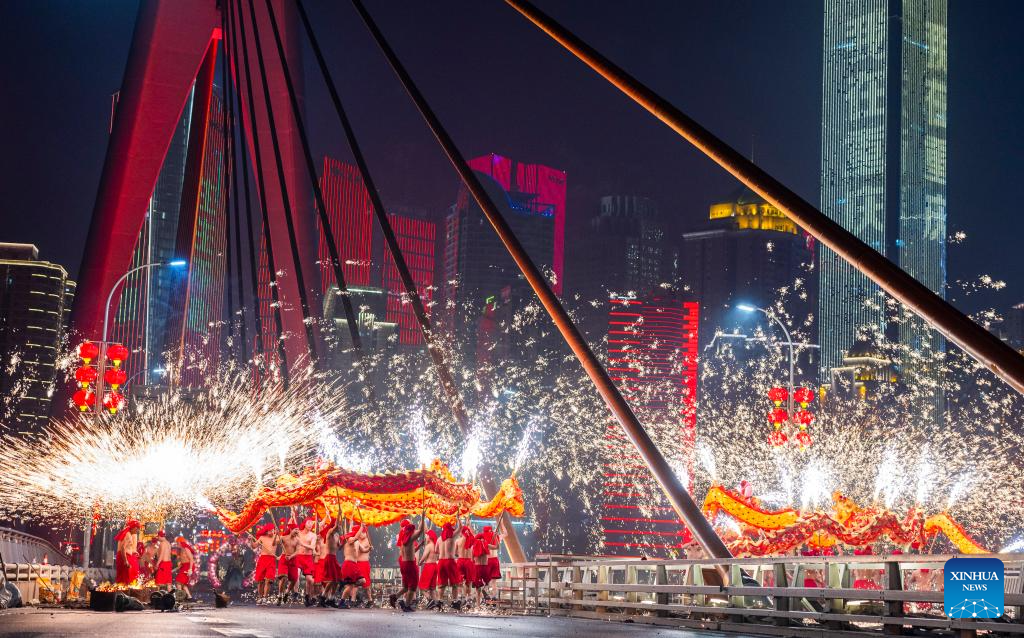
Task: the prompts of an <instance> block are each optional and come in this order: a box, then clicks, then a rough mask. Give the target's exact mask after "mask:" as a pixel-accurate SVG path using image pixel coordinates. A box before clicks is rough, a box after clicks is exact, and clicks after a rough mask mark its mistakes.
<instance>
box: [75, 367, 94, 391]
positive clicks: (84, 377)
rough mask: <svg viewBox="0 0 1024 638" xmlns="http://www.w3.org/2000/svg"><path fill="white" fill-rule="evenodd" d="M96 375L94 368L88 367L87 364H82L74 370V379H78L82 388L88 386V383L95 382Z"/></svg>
mask: <svg viewBox="0 0 1024 638" xmlns="http://www.w3.org/2000/svg"><path fill="white" fill-rule="evenodd" d="M98 376H99V372H96V368H90V367H89V366H83V367H81V368H79V369H77V370H75V381H78V383H80V384H81V385H82V387H83V388H88V387H89V384H90V383H93V382H95V381H96V377H98Z"/></svg>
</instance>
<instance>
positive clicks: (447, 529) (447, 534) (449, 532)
mask: <svg viewBox="0 0 1024 638" xmlns="http://www.w3.org/2000/svg"><path fill="white" fill-rule="evenodd" d="M454 534H455V527H454V526H453V525H452V524H451V523H445V524H444V526H442V527H441V540H443V541H446V540H448V539H449V538H451V537H452V536H453V535H454Z"/></svg>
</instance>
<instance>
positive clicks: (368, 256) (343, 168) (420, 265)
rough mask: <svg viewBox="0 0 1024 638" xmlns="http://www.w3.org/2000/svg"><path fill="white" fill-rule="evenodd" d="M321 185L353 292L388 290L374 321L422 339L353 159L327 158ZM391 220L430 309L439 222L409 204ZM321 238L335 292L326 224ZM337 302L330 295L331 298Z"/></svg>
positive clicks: (323, 264) (402, 339)
mask: <svg viewBox="0 0 1024 638" xmlns="http://www.w3.org/2000/svg"><path fill="white" fill-rule="evenodd" d="M320 187H321V189H322V190H323V194H324V204H326V206H327V211H326V212H327V218H328V220H329V221H330V224H331V229H332V230H333V231H334V233H333V234H334V240H335V245H336V246H337V249H338V255H339V257H340V258H341V261H342V273H343V274H344V276H345V284H346V286H348V288H349V289H350V290H352V291H353V295H354V297H358V296H360V295H363V296H365V295H369V297H367V299H377V296H378V295H383V302H384V303H383V304H381V306H382V307H380V308H377V307H376V304H374V307H375V310H374V318H373V321H374V325H375V326H382V325H385V324H386V325H387V326H389V327H390V326H395V327H396V329H397V339H398V343H399V344H403V345H418V344H422V343H423V334H422V332H421V331H420V327H419V324H418V323H417V321H416V316H415V314H414V313H413V311H412V304H410V303H408V301H407V299H406V294H405V285H404V284H403V283H402V279H401V277H400V276H399V274H398V267H397V266H396V265H395V260H394V258H393V257H392V255H391V251H390V250H389V249H388V247H387V244H386V242H385V241H384V235H383V233H382V232H381V230H380V227H379V225H378V224H377V220H376V218H375V216H374V212H373V204H372V203H371V202H370V195H369V193H368V192H367V190H366V186H365V185H364V184H363V179H362V177H361V176H360V175H359V171H358V169H357V168H356V167H355V166H354V165H352V164H348V163H346V162H340V161H338V160H336V159H333V158H330V157H325V158H324V168H323V174H322V175H321V176H320ZM388 220H389V221H390V222H391V227H392V229H393V230H394V232H395V239H396V240H397V241H398V246H399V248H400V249H401V251H402V256H403V257H404V258H405V262H406V265H407V266H408V267H409V271H410V273H411V274H412V278H413V281H414V282H415V283H416V288H417V290H418V291H419V294H420V299H421V300H422V301H423V304H424V306H425V307H426V309H427V313H428V314H429V313H430V306H431V300H432V299H433V295H434V261H435V260H434V254H435V244H436V224H435V222H434V221H433V220H431V219H429V215H428V214H427V213H426V212H424V211H419V210H413V209H409V208H396V209H394V210H393V211H389V212H388ZM319 237H320V248H319V254H318V256H319V260H320V275H321V276H320V280H321V282H322V284H323V290H324V293H325V294H327V295H332V294H336V293H337V282H335V278H334V269H333V267H332V266H331V260H330V252H329V251H328V249H327V242H326V235H325V234H324V231H323V229H322V228H320V233H319ZM332 301H333V300H330V299H328V302H332ZM327 306H328V303H325V304H324V307H325V313H327V315H328V316H330V317H333V318H335V320H339V319H338V318H339V317H342V316H344V315H343V313H341V314H339V313H340V312H341V311H340V308H339V307H337V306H338V305H337V304H333V303H330V306H331V309H330V310H328V309H327ZM268 325H269V324H268ZM389 329H390V328H389ZM374 334H377V332H374ZM381 334H383V333H381ZM339 338H340V339H346V338H347V336H343V335H341V334H340V333H339Z"/></svg>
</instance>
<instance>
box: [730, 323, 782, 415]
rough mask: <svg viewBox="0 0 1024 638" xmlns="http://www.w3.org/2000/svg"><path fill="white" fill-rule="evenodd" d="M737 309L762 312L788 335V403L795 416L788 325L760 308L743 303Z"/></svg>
mask: <svg viewBox="0 0 1024 638" xmlns="http://www.w3.org/2000/svg"><path fill="white" fill-rule="evenodd" d="M736 308H737V309H739V310H742V311H743V312H760V313H763V314H764V316H766V317H768V318H769V319H771V320H772V321H774V322H775V323H776V324H778V326H779V327H780V328H782V334H784V335H786V343H787V344H788V345H789V397H788V401H787V402H786V406H787V412H788V413H789V414H790V415H792V414H793V339H792V338H791V337H790V336H789V330H786V325H785V324H784V323H782V322H781V321H779V318H778V317H777V316H775V313H773V312H769V311H767V310H765V309H764V308H761V307H760V306H752V305H750V304H746V303H741V304H736Z"/></svg>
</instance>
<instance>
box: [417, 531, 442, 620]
mask: <svg viewBox="0 0 1024 638" xmlns="http://www.w3.org/2000/svg"><path fill="white" fill-rule="evenodd" d="M437 543H438V540H437V532H435V531H434V530H432V529H428V530H427V538H426V540H425V541H423V544H422V545H421V548H422V551H421V552H420V560H419V564H420V591H421V592H423V595H424V596H425V597H426V598H427V609H433V608H434V607H437V606H438V605H439V604H440V602H441V601H440V599H439V598H438V597H437Z"/></svg>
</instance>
